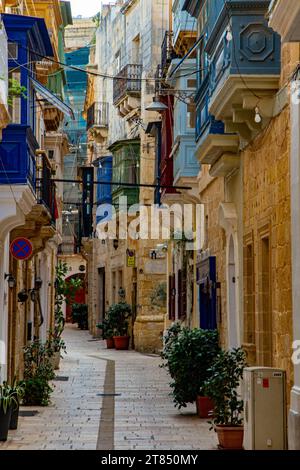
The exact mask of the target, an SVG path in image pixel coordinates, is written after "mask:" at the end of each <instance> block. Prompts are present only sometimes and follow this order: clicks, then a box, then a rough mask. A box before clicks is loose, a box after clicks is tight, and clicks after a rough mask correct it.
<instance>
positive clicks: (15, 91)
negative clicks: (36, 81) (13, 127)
mask: <svg viewBox="0 0 300 470" xmlns="http://www.w3.org/2000/svg"><path fill="white" fill-rule="evenodd" d="M8 85H9V86H8V98H7V103H8V105H9V106H13V101H14V98H24V99H25V100H27V95H26V93H27V88H26V87H25V86H22V85H20V83H19V82H18V80H16V79H15V78H10V79H9V80H8Z"/></svg>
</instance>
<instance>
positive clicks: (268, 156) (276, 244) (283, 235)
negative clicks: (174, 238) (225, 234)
mask: <svg viewBox="0 0 300 470" xmlns="http://www.w3.org/2000/svg"><path fill="white" fill-rule="evenodd" d="M289 142H290V119H289V108H286V109H285V110H284V111H283V112H282V113H281V114H280V115H279V116H278V117H277V118H275V119H274V120H273V121H272V122H271V124H270V125H269V126H268V127H267V128H266V130H265V131H264V132H263V133H262V134H261V135H260V136H259V137H258V138H257V139H256V140H255V141H254V142H253V144H252V145H249V147H248V148H247V149H246V150H245V151H244V152H242V157H241V158H243V164H244V236H245V239H247V238H248V239H249V238H250V237H251V238H252V240H253V249H254V260H253V262H254V302H253V308H254V318H255V320H254V329H255V335H254V337H255V345H256V363H257V365H272V366H274V367H280V368H283V369H285V370H286V371H287V381H288V387H290V385H291V382H292V364H291V343H292V296H291V247H290V239H291V233H290V217H291V214H290V170H289V152H290V148H289ZM266 240H267V243H268V247H266ZM266 249H268V251H269V252H270V256H269V264H268V265H267V266H266V267H265V268H264V266H263V262H264V250H266ZM245 270H246V268H245ZM245 281H246V280H245ZM268 293H269V294H270V295H268ZM268 312H269V313H268ZM268 316H269V318H268ZM269 355H270V356H271V357H269Z"/></svg>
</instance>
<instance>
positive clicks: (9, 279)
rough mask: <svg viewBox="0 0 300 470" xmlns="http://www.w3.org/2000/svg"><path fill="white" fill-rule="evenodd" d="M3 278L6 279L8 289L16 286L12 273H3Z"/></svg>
mask: <svg viewBox="0 0 300 470" xmlns="http://www.w3.org/2000/svg"><path fill="white" fill-rule="evenodd" d="M4 279H7V282H8V287H9V288H10V289H13V288H14V287H16V284H17V282H16V279H15V278H14V276H13V275H12V274H4Z"/></svg>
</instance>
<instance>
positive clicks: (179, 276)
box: [177, 269, 182, 318]
mask: <svg viewBox="0 0 300 470" xmlns="http://www.w3.org/2000/svg"><path fill="white" fill-rule="evenodd" d="M177 306H178V318H182V271H181V269H179V271H178V273H177Z"/></svg>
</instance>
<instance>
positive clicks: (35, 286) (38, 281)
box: [34, 277, 43, 290]
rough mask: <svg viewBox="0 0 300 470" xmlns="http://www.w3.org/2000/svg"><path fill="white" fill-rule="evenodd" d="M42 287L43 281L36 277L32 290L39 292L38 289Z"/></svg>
mask: <svg viewBox="0 0 300 470" xmlns="http://www.w3.org/2000/svg"><path fill="white" fill-rule="evenodd" d="M42 285H43V280H42V279H41V278H40V277H37V278H36V279H35V281H34V288H35V289H36V290H40V288H41V287H42Z"/></svg>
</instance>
